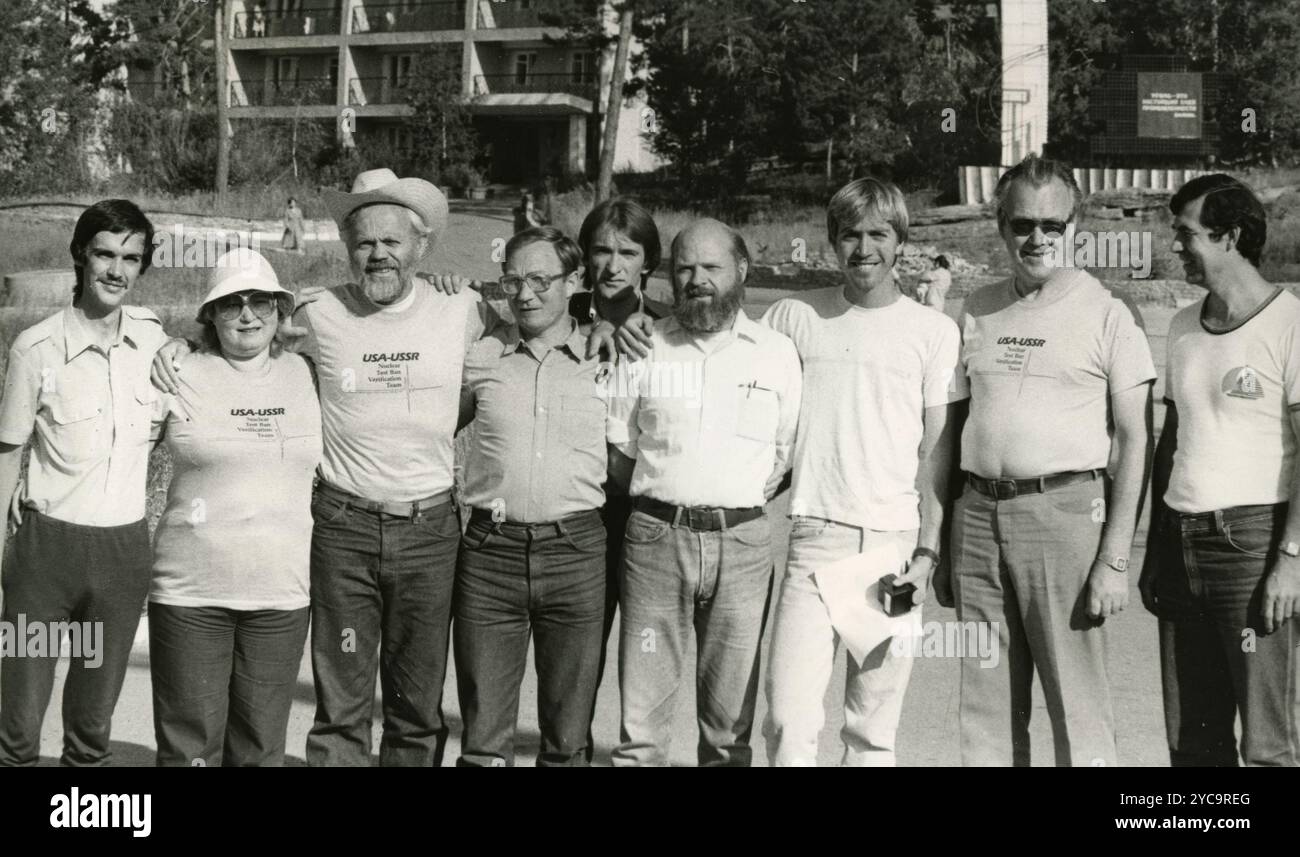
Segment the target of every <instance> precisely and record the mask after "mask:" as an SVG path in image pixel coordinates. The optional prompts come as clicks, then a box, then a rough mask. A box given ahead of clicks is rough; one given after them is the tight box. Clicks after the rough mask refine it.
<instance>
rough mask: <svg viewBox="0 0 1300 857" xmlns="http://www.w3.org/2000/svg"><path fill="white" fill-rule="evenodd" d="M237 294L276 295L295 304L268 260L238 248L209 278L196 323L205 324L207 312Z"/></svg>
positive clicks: (220, 260) (219, 261)
mask: <svg viewBox="0 0 1300 857" xmlns="http://www.w3.org/2000/svg"><path fill="white" fill-rule="evenodd" d="M235 292H272V293H274V294H281V295H288V296H289V303H290V304H292V303H293V292H291V291H289V290H288V289H286V288H285V287H284V286H281V285H280V278H279V277H277V276H276V275H275V269H274V268H272V267H271V263H270V262H268V261H266V257H265V256H263V255H262V254H261V253H258V252H257V251H256V250H253V249H251V248H248V247H236V248H235V249H234V250H230V251H228V252H226V253H222V254H221V255H220V256H219V257H217V261H216V264H215V265H213V266H212V273H210V274H208V295H207V297H205V298H204V299H203V303H201V304H199V311H198V314H197V315H196V316H195V321H198V322H200V323H202V322H203V308H204V307H206V306H207V305H208V304H210V303H212V302H213V301H215V300H219V299H221V298H224V297H225V296H226V295H233V294H234V293H235Z"/></svg>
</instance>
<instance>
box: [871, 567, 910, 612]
mask: <svg viewBox="0 0 1300 857" xmlns="http://www.w3.org/2000/svg"><path fill="white" fill-rule="evenodd" d="M915 593H916V584H914V583H899V582H898V575H897V574H886V575H885V576H884V577H882V578H880V606H881V607H882V608H884V610H885V615H887V616H902V615H903V614H905V613H907V612H908V611H909V610H911V609H912V607H913V606H914V605H913V604H912V596H913V595H914V594H915Z"/></svg>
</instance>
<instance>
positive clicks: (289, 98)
mask: <svg viewBox="0 0 1300 857" xmlns="http://www.w3.org/2000/svg"><path fill="white" fill-rule="evenodd" d="M334 98H335V88H334V85H333V84H331V83H329V82H328V81H319V82H314V83H297V84H287V83H281V84H275V83H269V82H264V81H260V80H254V81H231V85H230V102H229V103H230V106H231V107H299V106H306V105H332V104H334Z"/></svg>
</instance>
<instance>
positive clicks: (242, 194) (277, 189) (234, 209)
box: [0, 176, 330, 220]
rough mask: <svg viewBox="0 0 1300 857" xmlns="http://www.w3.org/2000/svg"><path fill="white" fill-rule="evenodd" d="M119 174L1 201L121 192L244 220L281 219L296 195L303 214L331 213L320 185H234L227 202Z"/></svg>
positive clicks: (179, 209) (81, 199)
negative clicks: (142, 185)
mask: <svg viewBox="0 0 1300 857" xmlns="http://www.w3.org/2000/svg"><path fill="white" fill-rule="evenodd" d="M120 178H121V179H123V180H124V181H119V182H110V183H109V184H108V185H107V186H106V187H104V188H103V189H101V190H98V191H96V192H94V193H57V194H51V195H49V196H48V197H36V196H25V197H12V198H5V199H4V200H0V201H3V202H5V203H10V204H12V203H20V202H35V201H46V202H55V201H58V202H67V203H69V204H71V205H83V206H85V205H90V204H91V203H94V202H97V201H98V200H101V199H108V198H111V197H119V196H120V197H126V198H129V199H131V200H132V201H134V202H135V203H136V205H139V206H140V207H141V208H142V209H144V210H145V211H146V212H166V213H176V214H203V215H218V216H222V217H233V218H237V219H241V220H250V219H255V220H278V219H279V218H280V217H281V215H283V214H284V204H285V202H286V201H287V200H288V199H289V197H293V198H294V199H295V200H297V202H298V205H299V207H301V208H302V210H303V216H304V217H306V218H307V219H308V220H315V219H328V218H329V216H330V214H329V210H328V209H327V208H326V207H325V204H324V202H322V200H321V195H320V191H319V189H318V188H315V187H309V186H306V185H288V186H286V185H273V186H266V185H262V186H244V187H235V188H231V189H230V190H229V191H227V192H226V198H225V201H224V202H218V200H217V195H216V194H215V193H212V192H211V191H194V192H192V193H182V194H175V193H166V192H162V191H149V190H143V191H142V190H137V189H135V188H132V187H131V186H129V185H128V184H126V183H125V180H129V179H130V178H131V177H130V176H123V177H120Z"/></svg>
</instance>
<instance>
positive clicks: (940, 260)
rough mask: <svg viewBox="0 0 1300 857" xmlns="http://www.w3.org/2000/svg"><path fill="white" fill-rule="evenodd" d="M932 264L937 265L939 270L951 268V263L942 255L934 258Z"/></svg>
mask: <svg viewBox="0 0 1300 857" xmlns="http://www.w3.org/2000/svg"><path fill="white" fill-rule="evenodd" d="M934 264H936V265H938V266H939V267H940V268H951V267H952V263H951V262H949V261H948V257H947V256H945V255H943V254H942V253H940V254H939V255H938V256H935V257H934Z"/></svg>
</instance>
